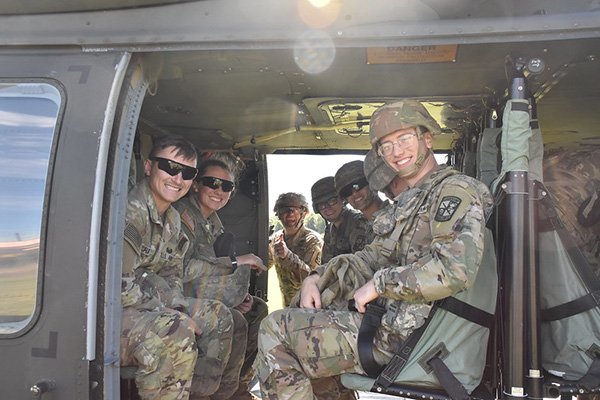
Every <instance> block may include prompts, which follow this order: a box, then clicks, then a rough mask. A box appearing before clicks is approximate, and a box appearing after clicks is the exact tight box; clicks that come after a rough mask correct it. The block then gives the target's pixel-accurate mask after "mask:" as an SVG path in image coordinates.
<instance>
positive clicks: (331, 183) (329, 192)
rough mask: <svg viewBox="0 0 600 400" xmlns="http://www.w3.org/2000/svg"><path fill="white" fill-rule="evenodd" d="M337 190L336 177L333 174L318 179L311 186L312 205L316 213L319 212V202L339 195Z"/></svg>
mask: <svg viewBox="0 0 600 400" xmlns="http://www.w3.org/2000/svg"><path fill="white" fill-rule="evenodd" d="M337 195H338V194H337V192H336V191H335V179H334V177H333V176H326V177H325V178H321V179H319V180H318V181H316V182H315V183H314V184H313V185H312V187H311V188H310V196H311V197H312V207H313V210H314V212H315V213H318V212H319V210H318V209H317V204H319V203H322V202H324V201H327V200H329V199H330V198H332V197H337Z"/></svg>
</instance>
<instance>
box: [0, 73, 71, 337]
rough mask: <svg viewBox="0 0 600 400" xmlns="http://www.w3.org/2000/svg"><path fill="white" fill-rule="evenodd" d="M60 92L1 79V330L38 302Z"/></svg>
mask: <svg viewBox="0 0 600 400" xmlns="http://www.w3.org/2000/svg"><path fill="white" fill-rule="evenodd" d="M59 104H60V95H59V92H58V91H57V90H56V88H55V87H53V86H51V85H49V84H46V83H23V84H19V83H0V221H2V222H1V223H0V334H14V333H15V332H18V331H20V330H21V329H23V328H24V327H26V326H27V325H28V323H29V322H30V321H31V320H32V318H33V316H34V312H35V310H36V304H37V303H39V301H40V299H39V298H38V297H39V290H38V288H39V286H40V285H39V282H38V279H39V271H40V259H41V258H40V236H41V232H42V228H43V224H42V214H43V209H44V199H45V192H46V180H47V176H48V170H49V166H50V151H51V147H52V140H53V136H54V130H55V126H56V121H57V115H58V110H59Z"/></svg>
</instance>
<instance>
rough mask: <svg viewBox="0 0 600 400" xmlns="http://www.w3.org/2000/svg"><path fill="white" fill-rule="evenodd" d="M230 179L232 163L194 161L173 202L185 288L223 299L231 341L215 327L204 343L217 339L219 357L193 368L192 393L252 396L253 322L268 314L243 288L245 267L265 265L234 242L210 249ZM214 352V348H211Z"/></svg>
mask: <svg viewBox="0 0 600 400" xmlns="http://www.w3.org/2000/svg"><path fill="white" fill-rule="evenodd" d="M234 181H235V177H234V175H233V173H232V172H231V168H230V167H229V166H228V164H226V163H225V162H224V161H221V160H220V159H215V158H212V159H208V160H205V161H203V162H202V163H200V165H199V168H198V175H197V177H196V179H195V181H194V182H193V184H192V189H191V190H190V192H189V195H188V196H186V197H184V198H183V199H181V200H180V201H178V202H177V203H175V207H176V208H177V210H178V211H179V212H180V214H181V221H182V228H183V231H184V232H185V233H186V235H187V236H188V238H189V240H190V246H189V248H188V251H187V252H186V254H185V258H184V266H185V268H184V269H185V273H184V289H185V292H186V294H188V295H191V296H192V297H196V298H200V299H207V300H218V301H220V302H222V303H223V304H225V305H226V306H227V307H228V308H229V311H230V313H231V317H232V318H233V336H231V334H229V337H230V339H231V341H230V342H228V343H223V341H222V340H221V341H220V343H219V340H218V339H219V337H227V336H228V334H227V333H226V332H219V331H216V332H214V334H213V335H212V336H213V341H212V343H207V349H209V351H210V349H216V348H217V346H219V344H221V346H222V349H223V351H222V352H219V357H218V358H215V359H213V360H211V361H210V362H209V363H206V364H205V365H204V366H199V367H197V368H196V374H195V376H194V380H193V382H192V396H191V398H192V399H194V398H199V397H201V396H208V395H210V398H211V399H228V398H233V399H251V397H250V393H249V388H248V385H249V383H250V381H251V380H252V378H253V377H254V371H253V370H252V368H251V367H252V363H253V362H254V358H255V357H256V349H257V343H256V341H257V337H258V328H259V326H260V322H261V321H262V319H264V318H265V317H266V315H267V314H268V309H267V304H266V303H265V302H264V301H263V300H262V299H260V298H259V297H254V296H251V295H250V294H249V293H248V287H249V284H250V270H251V269H254V270H256V271H257V272H259V273H260V272H262V271H264V270H266V267H265V266H264V264H263V262H262V260H261V259H260V258H259V257H257V256H255V255H254V254H244V255H235V252H234V251H233V247H230V248H229V249H228V252H227V253H228V254H227V255H221V254H220V255H219V256H218V255H217V254H216V252H215V243H217V241H218V240H219V238H220V237H222V235H224V228H223V224H222V223H221V220H220V219H219V216H218V215H217V211H218V210H220V209H221V208H223V207H224V206H225V205H226V204H227V202H228V201H229V199H230V198H231V195H232V193H233V191H234V189H235V184H234ZM213 353H215V354H216V352H214V350H213ZM201 370H202V371H201ZM240 370H241V373H240ZM240 375H241V376H240ZM238 384H239V388H238ZM236 389H238V390H237V392H236Z"/></svg>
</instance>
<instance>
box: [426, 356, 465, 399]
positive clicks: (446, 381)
mask: <svg viewBox="0 0 600 400" xmlns="http://www.w3.org/2000/svg"><path fill="white" fill-rule="evenodd" d="M427 364H429V366H430V367H431V368H432V369H433V373H434V374H435V376H436V377H437V379H438V381H440V384H441V385H442V387H443V388H444V390H445V391H446V393H448V395H449V396H450V398H451V399H452V400H468V399H469V393H467V389H465V387H464V386H463V385H462V383H460V381H459V380H458V379H456V377H455V376H454V374H453V373H452V372H451V371H450V370H449V369H448V367H447V366H446V364H444V362H443V361H442V359H441V358H439V357H438V356H437V355H436V356H435V357H433V358H431V359H430V360H429V361H427Z"/></svg>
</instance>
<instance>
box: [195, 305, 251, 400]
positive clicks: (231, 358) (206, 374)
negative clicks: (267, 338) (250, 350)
mask: <svg viewBox="0 0 600 400" xmlns="http://www.w3.org/2000/svg"><path fill="white" fill-rule="evenodd" d="M188 301H189V309H188V311H189V314H190V316H191V317H192V319H193V320H194V321H195V322H196V324H197V325H198V327H199V328H200V329H201V330H202V334H201V335H200V336H199V337H197V338H196V342H197V344H198V362H197V363H196V368H195V370H194V377H193V380H192V387H191V395H190V399H200V398H204V397H206V396H210V398H211V399H214V400H219V399H228V398H230V397H231V395H232V394H233V393H235V391H236V390H237V388H238V381H239V377H240V370H241V368H242V364H243V362H244V354H245V351H246V341H247V335H248V323H247V322H246V319H245V318H244V316H243V315H242V313H241V312H239V311H237V310H232V309H229V308H228V307H227V306H226V305H225V304H223V303H221V302H220V301H217V300H207V299H195V298H188ZM234 344H235V345H234Z"/></svg>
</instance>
